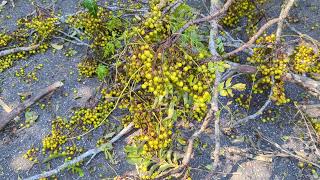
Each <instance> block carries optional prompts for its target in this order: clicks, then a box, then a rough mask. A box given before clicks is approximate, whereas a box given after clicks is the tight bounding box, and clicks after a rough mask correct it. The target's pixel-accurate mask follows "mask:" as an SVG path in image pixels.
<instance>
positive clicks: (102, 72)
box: [96, 64, 109, 81]
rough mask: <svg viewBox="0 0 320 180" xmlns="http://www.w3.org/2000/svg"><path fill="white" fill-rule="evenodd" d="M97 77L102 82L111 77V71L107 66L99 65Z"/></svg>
mask: <svg viewBox="0 0 320 180" xmlns="http://www.w3.org/2000/svg"><path fill="white" fill-rule="evenodd" d="M96 73H97V76H98V78H99V80H100V81H102V80H103V79H104V78H106V77H107V76H108V75H109V69H108V68H107V66H105V65H103V64H99V66H98V67H97V69H96Z"/></svg>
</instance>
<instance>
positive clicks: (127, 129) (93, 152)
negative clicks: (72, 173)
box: [25, 123, 134, 180]
mask: <svg viewBox="0 0 320 180" xmlns="http://www.w3.org/2000/svg"><path fill="white" fill-rule="evenodd" d="M133 127H134V124H133V123H130V124H129V125H128V126H127V127H125V128H124V129H122V130H121V131H120V132H119V133H118V134H117V135H116V136H115V137H113V138H112V139H111V140H110V141H109V143H110V144H113V143H115V142H116V141H118V140H119V139H120V138H121V137H122V136H124V135H126V134H127V133H129V132H130V131H131V130H132V129H133ZM103 150H104V147H103V145H102V146H101V147H99V148H94V149H90V150H88V151H87V152H85V153H83V154H81V155H80V156H78V157H76V158H74V159H73V160H71V161H68V162H66V163H64V164H62V165H60V166H58V167H57V168H55V169H53V170H50V171H47V172H44V173H41V174H37V175H35V176H32V177H28V178H26V179H25V180H36V179H40V178H46V177H49V176H52V175H55V174H57V173H59V172H60V171H63V170H64V169H66V168H68V167H70V166H72V165H74V164H76V163H78V162H80V161H82V160H84V159H85V158H87V157H89V156H95V155H96V154H99V153H100V152H102V151H103Z"/></svg>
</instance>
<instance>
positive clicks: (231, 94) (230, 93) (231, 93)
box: [227, 89, 234, 97]
mask: <svg viewBox="0 0 320 180" xmlns="http://www.w3.org/2000/svg"><path fill="white" fill-rule="evenodd" d="M227 91H228V94H229V95H230V96H231V97H233V96H234V94H233V92H232V89H227Z"/></svg>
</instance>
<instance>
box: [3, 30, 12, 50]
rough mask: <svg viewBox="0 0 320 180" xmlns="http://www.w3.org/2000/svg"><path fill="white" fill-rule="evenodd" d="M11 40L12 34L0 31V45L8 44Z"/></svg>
mask: <svg viewBox="0 0 320 180" xmlns="http://www.w3.org/2000/svg"><path fill="white" fill-rule="evenodd" d="M11 40H12V37H11V36H9V35H7V34H5V33H0V47H5V46H7V45H8V44H9V42H10V41H11Z"/></svg>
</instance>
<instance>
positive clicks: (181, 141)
mask: <svg viewBox="0 0 320 180" xmlns="http://www.w3.org/2000/svg"><path fill="white" fill-rule="evenodd" d="M177 141H178V143H180V144H181V145H186V144H187V141H186V140H184V139H183V138H181V137H180V138H177Z"/></svg>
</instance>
